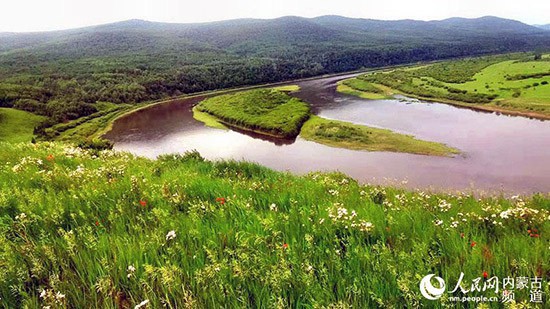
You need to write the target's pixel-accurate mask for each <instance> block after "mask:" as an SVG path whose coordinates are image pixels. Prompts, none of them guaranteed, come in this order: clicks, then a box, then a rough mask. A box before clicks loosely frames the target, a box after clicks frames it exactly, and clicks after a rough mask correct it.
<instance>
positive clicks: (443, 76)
mask: <svg viewBox="0 0 550 309" xmlns="http://www.w3.org/2000/svg"><path fill="white" fill-rule="evenodd" d="M517 57H518V55H503V56H492V57H480V58H469V59H464V60H454V61H445V62H441V63H437V64H433V65H429V66H426V67H423V68H420V69H418V70H415V71H414V73H415V76H421V77H423V76H428V77H432V78H434V79H436V80H439V81H442V82H446V83H452V84H460V83H465V82H468V81H472V80H473V78H474V75H476V74H477V73H478V72H479V71H481V70H483V69H485V68H486V67H488V66H490V65H492V64H495V63H498V62H502V61H505V60H510V59H517Z"/></svg>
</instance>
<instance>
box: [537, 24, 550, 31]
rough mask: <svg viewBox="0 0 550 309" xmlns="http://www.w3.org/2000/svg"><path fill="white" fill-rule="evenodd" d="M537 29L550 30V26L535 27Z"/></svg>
mask: <svg viewBox="0 0 550 309" xmlns="http://www.w3.org/2000/svg"><path fill="white" fill-rule="evenodd" d="M535 27H537V28H540V29H544V30H550V24H548V25H535Z"/></svg>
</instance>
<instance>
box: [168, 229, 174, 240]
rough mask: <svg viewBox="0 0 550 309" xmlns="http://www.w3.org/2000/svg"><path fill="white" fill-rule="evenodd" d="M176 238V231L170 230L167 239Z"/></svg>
mask: <svg viewBox="0 0 550 309" xmlns="http://www.w3.org/2000/svg"><path fill="white" fill-rule="evenodd" d="M174 238H176V231H173V230H172V231H170V232H168V234H166V241H169V240H172V239H174Z"/></svg>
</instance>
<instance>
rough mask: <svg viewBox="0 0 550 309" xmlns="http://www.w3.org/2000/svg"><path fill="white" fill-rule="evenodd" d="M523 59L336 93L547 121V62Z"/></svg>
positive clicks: (441, 67)
mask: <svg viewBox="0 0 550 309" xmlns="http://www.w3.org/2000/svg"><path fill="white" fill-rule="evenodd" d="M526 57H527V56H525V55H508V56H498V57H496V56H495V57H484V58H479V59H473V60H455V61H449V62H445V63H438V64H433V65H429V66H424V67H411V68H407V69H397V70H393V71H389V72H385V73H372V74H367V75H361V76H358V77H356V78H352V79H348V80H345V81H342V82H340V85H339V86H338V91H339V92H341V93H345V94H349V95H354V96H357V97H361V98H365V99H384V98H387V97H388V96H391V95H393V94H403V95H405V96H409V97H413V98H416V99H420V100H424V101H430V102H441V103H446V104H451V105H454V106H458V107H465V108H470V109H473V110H477V111H484V112H496V113H501V114H506V115H512V116H523V117H529V118H536V119H541V120H548V119H550V84H549V80H550V79H549V78H548V75H547V74H546V73H547V72H548V71H550V62H549V61H547V60H545V59H543V60H533V59H531V58H526ZM450 72H452V74H451V73H450ZM520 73H522V74H520ZM547 79H549V80H547ZM382 87H383V88H384V89H382Z"/></svg>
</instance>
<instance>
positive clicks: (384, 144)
mask: <svg viewBox="0 0 550 309" xmlns="http://www.w3.org/2000/svg"><path fill="white" fill-rule="evenodd" d="M300 136H302V137H303V138H305V139H307V140H311V141H314V142H318V143H320V144H325V145H328V146H334V147H340V148H347V149H355V150H368V151H392V152H406V153H414V154H423V155H432V156H450V155H453V154H457V153H459V151H458V150H456V149H453V148H450V147H448V146H446V145H444V144H440V143H436V142H428V141H423V140H418V139H416V138H414V137H413V136H410V135H405V134H399V133H395V132H392V131H390V130H385V129H378V128H372V127H367V126H363V125H357V124H352V123H348V122H343V121H337V120H329V119H324V118H321V117H317V116H312V117H311V118H310V120H308V121H307V122H306V123H305V124H304V126H303V128H302V133H301V134H300Z"/></svg>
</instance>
